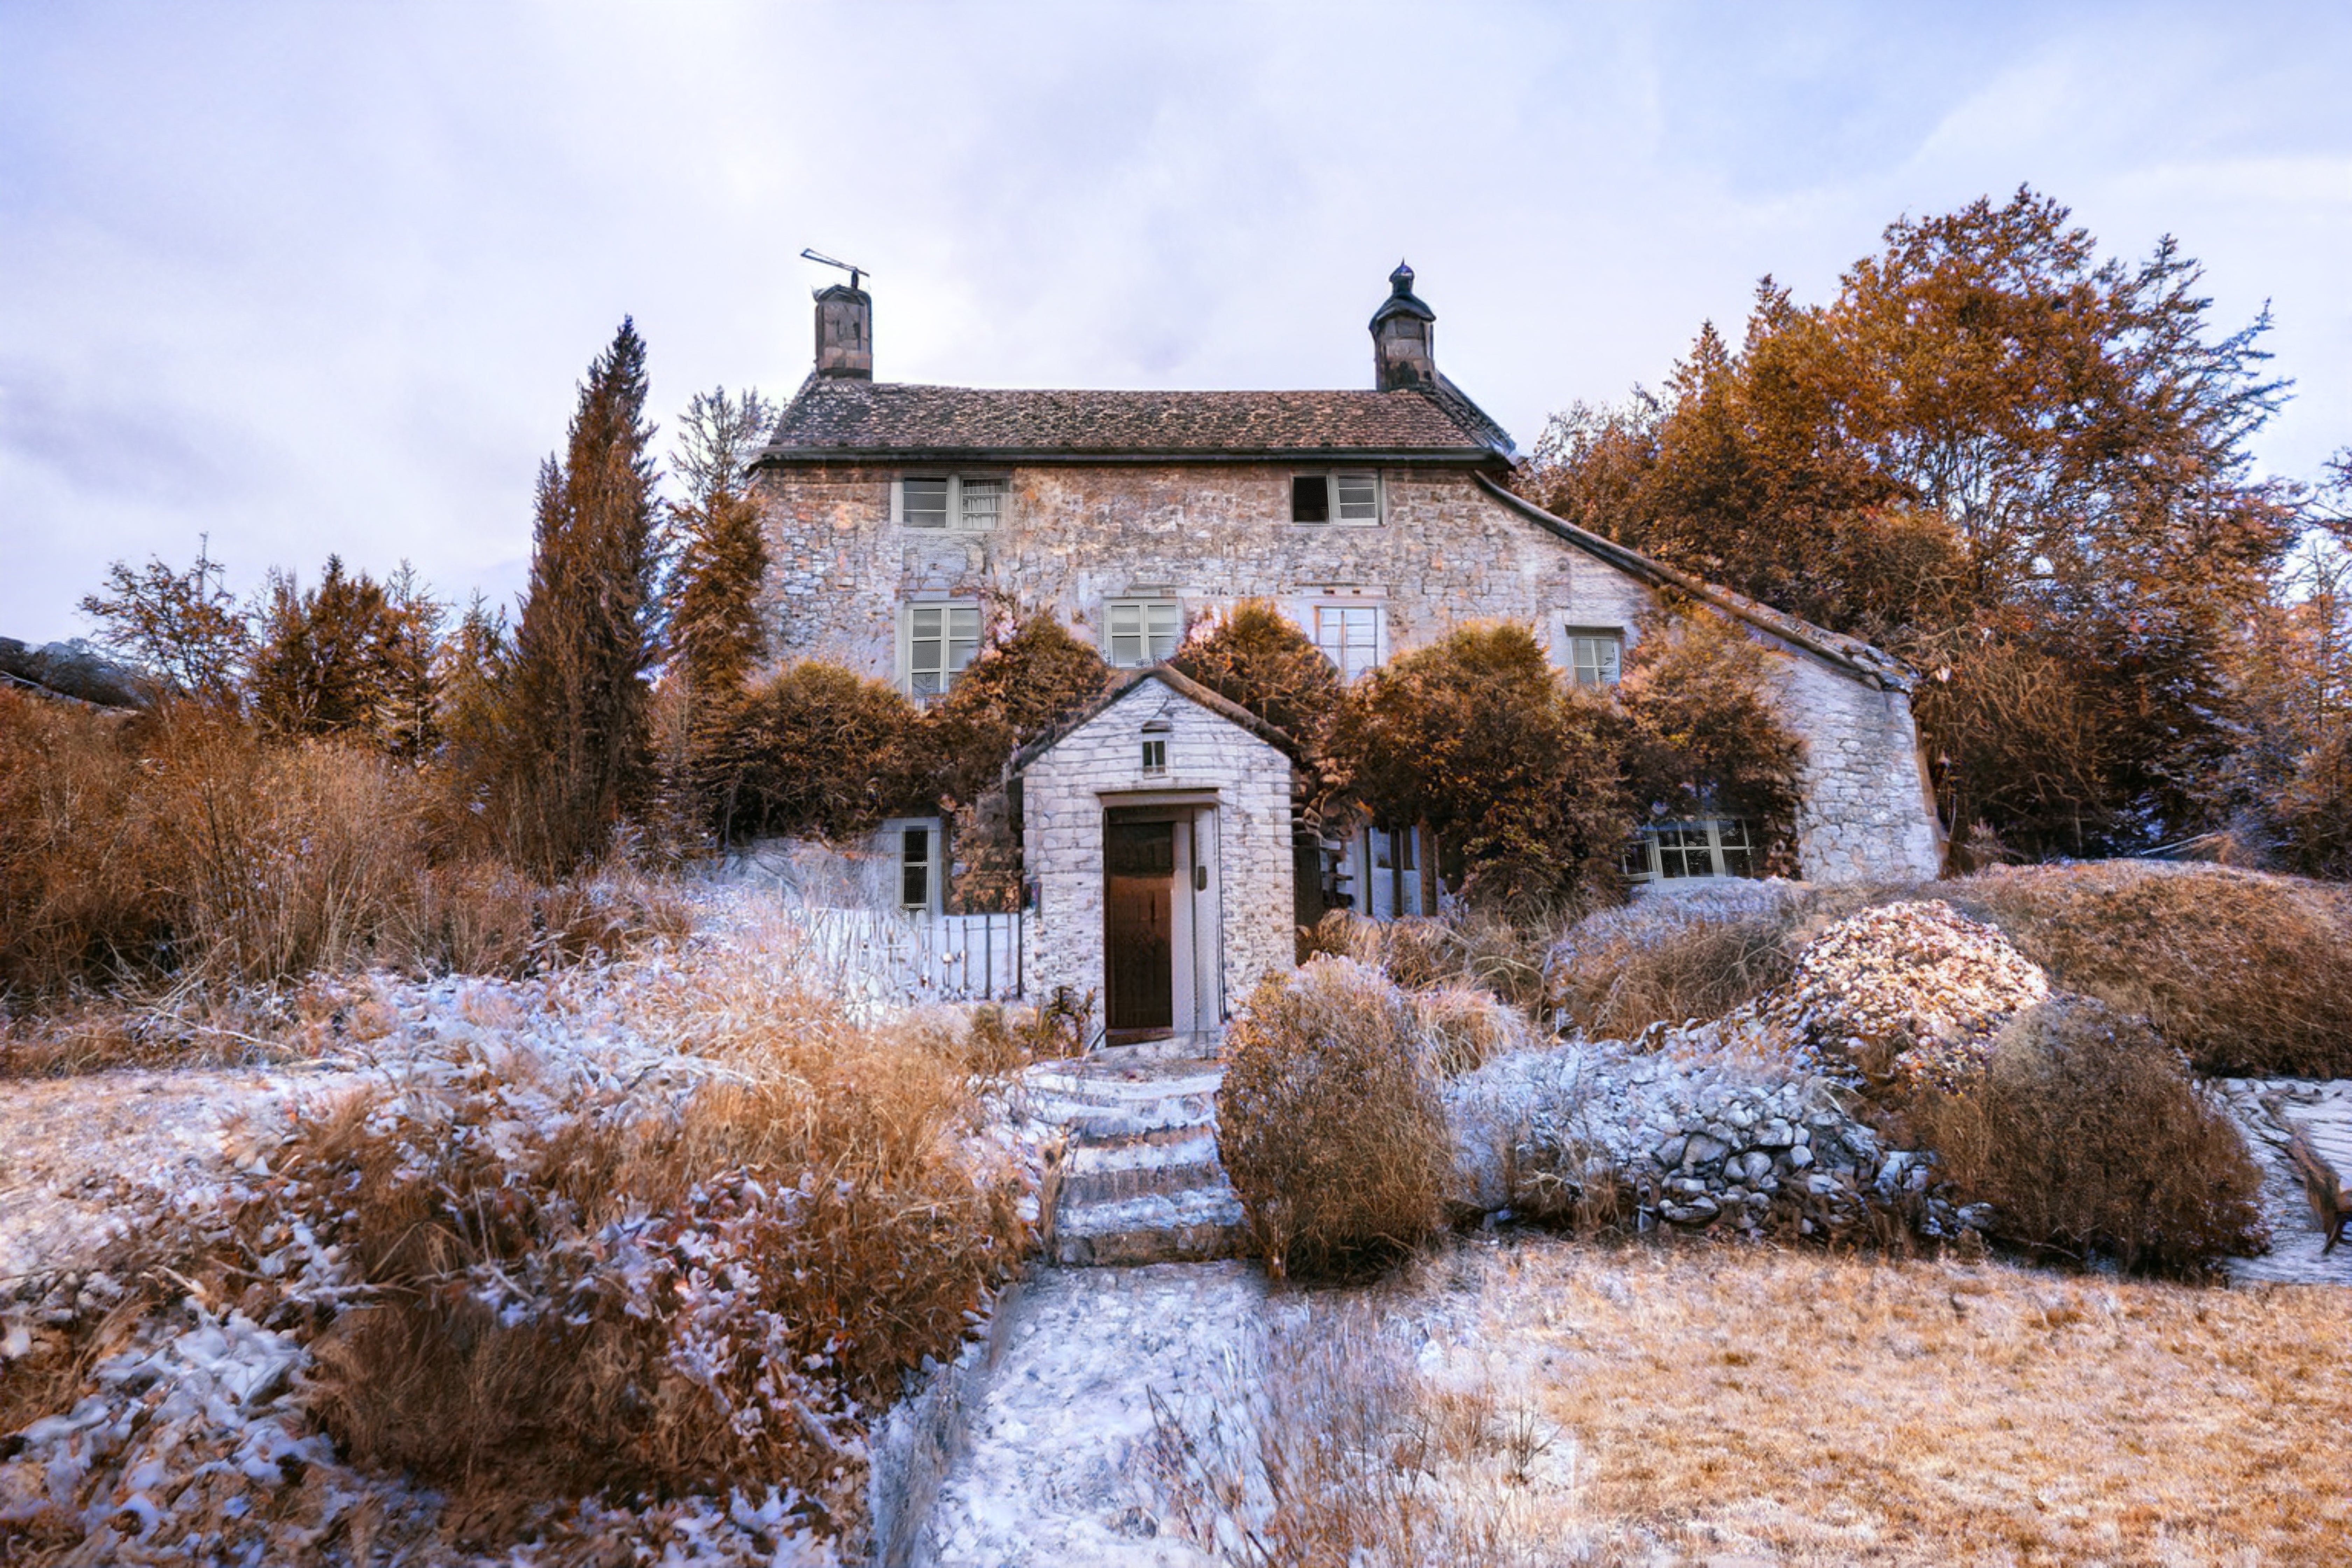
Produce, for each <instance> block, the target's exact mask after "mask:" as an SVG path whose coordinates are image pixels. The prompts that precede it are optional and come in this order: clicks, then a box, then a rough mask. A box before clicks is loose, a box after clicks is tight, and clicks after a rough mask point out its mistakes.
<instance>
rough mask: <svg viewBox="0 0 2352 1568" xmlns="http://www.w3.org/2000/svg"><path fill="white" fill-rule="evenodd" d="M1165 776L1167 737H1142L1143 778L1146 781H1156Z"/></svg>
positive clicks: (1166, 772)
mask: <svg viewBox="0 0 2352 1568" xmlns="http://www.w3.org/2000/svg"><path fill="white" fill-rule="evenodd" d="M1167 774H1168V737H1167V736H1165V735H1146V736H1144V737H1143V776H1144V777H1145V778H1148V779H1156V778H1165V777H1166V776H1167Z"/></svg>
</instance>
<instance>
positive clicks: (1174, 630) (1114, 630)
mask: <svg viewBox="0 0 2352 1568" xmlns="http://www.w3.org/2000/svg"><path fill="white" fill-rule="evenodd" d="M1183 640H1184V607H1183V606H1182V605H1179V604H1178V603H1177V602H1176V601H1175V600H1173V599H1113V600H1111V601H1110V602H1109V603H1108V604H1107V605H1104V606H1103V652H1104V653H1105V654H1106V655H1107V656H1108V658H1109V659H1110V662H1111V663H1113V664H1115V665H1118V666H1119V667H1120V668H1129V669H1131V668H1135V667H1136V666H1138V665H1145V664H1158V663H1160V661H1161V660H1163V659H1169V658H1174V657H1176V645H1177V644H1178V643H1180V642H1181V641H1183Z"/></svg>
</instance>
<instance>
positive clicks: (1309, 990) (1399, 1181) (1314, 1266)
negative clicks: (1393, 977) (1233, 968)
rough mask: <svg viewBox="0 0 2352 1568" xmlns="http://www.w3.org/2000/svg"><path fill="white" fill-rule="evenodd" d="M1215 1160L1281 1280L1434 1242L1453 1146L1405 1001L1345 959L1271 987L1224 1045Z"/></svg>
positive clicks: (1311, 965) (1377, 975)
mask: <svg viewBox="0 0 2352 1568" xmlns="http://www.w3.org/2000/svg"><path fill="white" fill-rule="evenodd" d="M1217 1152H1218V1154H1219V1155H1220V1156H1221V1157H1222V1158H1223V1161H1224V1165H1225V1171H1226V1173H1227V1174H1228V1175H1229V1176H1231V1177H1232V1179H1233V1184H1234V1192H1235V1193H1236V1194H1238V1195H1239V1196H1240V1198H1241V1201H1242V1207H1243V1209H1244V1212H1245V1213H1246V1215H1248V1218H1249V1224H1250V1229H1251V1233H1252V1235H1253V1237H1255V1241H1256V1244H1257V1246H1258V1248H1259V1250H1260V1251H1261V1253H1262V1254H1263V1255H1264V1257H1265V1260H1266V1267H1267V1268H1269V1269H1270V1270H1271V1271H1272V1272H1273V1273H1274V1274H1276V1276H1277V1277H1279V1276H1281V1275H1282V1274H1283V1273H1285V1272H1286V1270H1288V1269H1290V1268H1297V1269H1299V1270H1301V1271H1304V1272H1321V1271H1328V1270H1331V1269H1335V1268H1346V1267H1349V1266H1350V1265H1355V1264H1360V1263H1362V1262H1366V1261H1372V1260H1378V1259H1381V1258H1387V1257H1392V1256H1394V1255H1395V1254H1396V1253H1398V1252H1401V1251H1402V1250H1403V1249H1405V1248H1407V1247H1411V1246H1412V1245H1413V1244H1414V1243H1415V1242H1417V1241H1419V1240H1421V1239H1422V1238H1423V1237H1425V1236H1427V1235H1428V1234H1429V1233H1430V1232H1431V1231H1433V1230H1434V1229H1435V1228H1436V1227H1437V1225H1438V1222H1439V1219H1440V1215H1441V1203H1442V1194H1443V1193H1444V1184H1445V1178H1446V1173H1447V1171H1448V1169H1449V1164H1450V1161H1451V1153H1452V1146H1451V1144H1450V1142H1448V1139H1447V1134H1446V1128H1445V1113H1444V1106H1443V1105H1442V1103H1441V1102H1440V1100H1439V1099H1438V1093H1437V1084H1436V1078H1435V1074H1434V1072H1433V1068H1432V1066H1431V1064H1430V1063H1429V1061H1428V1060H1427V1055H1426V1051H1425V1049H1424V1047H1423V1044H1422V1031H1421V1029H1420V1028H1419V1026H1418V1020H1417V1019H1416V1018H1415V1016H1414V1014H1413V1010H1412V1006H1411V1005H1410V1003H1409V1002H1408V1001H1407V999H1406V997H1405V994H1404V993H1402V991H1400V990H1398V989H1397V987H1396V986H1395V985H1394V984H1391V982H1390V980H1389V978H1388V977H1387V976H1386V975H1384V974H1382V973H1381V972H1380V971H1379V970H1377V969H1372V968H1370V967H1368V966H1366V965H1364V964H1361V963H1356V962H1355V961H1354V960H1352V959H1346V958H1328V957H1325V958H1317V959H1313V960H1311V961H1309V962H1308V963H1307V964H1306V965H1305V966H1304V967H1302V968H1300V969H1297V970H1295V971H1293V972H1292V973H1288V974H1286V975H1269V976H1268V977H1267V978H1266V979H1265V981H1264V982H1262V983H1261V984H1259V986H1258V988H1257V991H1256V993H1255V994H1254V995H1252V996H1251V998H1250V1003H1249V1006H1248V1008H1247V1009H1246V1011H1244V1013H1243V1015H1242V1016H1240V1017H1239V1018H1237V1019H1236V1020H1235V1021H1234V1026H1233V1030H1232V1032H1231V1034H1230V1035H1229V1036H1228V1037H1227V1040H1226V1067H1225V1077H1224V1082H1223V1086H1222V1087H1221V1088H1219V1089H1218V1090H1217Z"/></svg>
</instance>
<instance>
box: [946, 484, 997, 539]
mask: <svg viewBox="0 0 2352 1568" xmlns="http://www.w3.org/2000/svg"><path fill="white" fill-rule="evenodd" d="M956 488H957V489H958V490H960V491H961V501H962V505H961V508H960V509H959V513H960V515H961V518H962V520H963V526H964V527H966V528H994V527H995V526H996V520H997V519H998V518H1000V517H1002V516H1003V515H1004V481H1003V479H965V480H963V481H962V482H961V484H959V485H958V486H957V487H956Z"/></svg>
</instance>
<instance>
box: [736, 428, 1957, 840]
mask: <svg viewBox="0 0 2352 1568" xmlns="http://www.w3.org/2000/svg"><path fill="white" fill-rule="evenodd" d="M998 471H999V472H1003V470H998ZM1297 471H1298V469H1297V468H1296V467H1293V466H1287V465H1256V464H1232V465H1222V464H1221V465H1208V464H1198V465H1173V464H1171V465H1103V466H1101V467H1088V466H1084V465H1045V466H1040V467H1036V468H1016V469H1013V470H1011V471H1010V472H1009V474H1008V475H1007V477H1008V478H1009V479H1010V486H1009V494H1008V498H1007V501H1006V505H1005V511H1004V516H1003V521H1001V522H1000V523H999V525H998V526H997V527H996V528H995V529H993V530H992V531H989V532H987V533H959V532H954V531H941V530H935V529H908V528H902V527H900V526H898V525H897V524H894V523H893V522H892V521H890V479H891V478H892V477H893V472H894V470H889V469H882V468H847V467H837V468H819V467H797V466H796V467H794V468H789V469H784V470H780V471H775V472H771V473H769V474H767V475H766V476H765V477H764V478H763V480H762V489H763V494H764V498H765V500H764V505H765V518H766V527H767V535H768V538H767V543H768V551H769V556H770V560H771V561H772V563H773V564H772V571H771V574H770V578H769V582H768V585H767V590H766V596H765V601H764V606H763V607H764V608H765V610H766V613H767V614H768V616H770V625H771V626H774V627H775V628H776V632H777V637H778V642H777V647H778V649H779V651H780V653H782V655H783V656H785V657H787V658H792V657H814V658H829V659H833V660H835V661H838V662H840V663H843V664H845V665H848V666H849V667H850V668H855V669H859V670H862V671H864V672H865V673H867V674H870V675H875V676H879V677H882V678H884V679H896V678H897V677H898V674H899V671H898V611H899V606H900V605H902V604H903V603H905V602H906V601H908V600H909V599H914V598H920V597H930V598H942V597H948V598H959V599H972V600H978V601H980V602H982V604H984V605H989V606H991V607H992V610H993V611H994V612H995V613H996V614H997V615H999V616H1004V617H1008V618H1009V617H1011V616H1015V615H1021V614H1028V613H1033V612H1034V611H1036V610H1039V609H1051V610H1052V611H1053V612H1054V613H1055V615H1057V616H1060V617H1061V618H1062V620H1063V621H1064V622H1065V623H1066V625H1068V626H1071V627H1072V628H1073V629H1074V630H1075V631H1076V632H1077V633H1078V634H1079V635H1080V636H1082V637H1097V638H1099V637H1100V636H1101V632H1102V622H1103V614H1104V611H1103V606H1104V605H1105V604H1106V602H1107V601H1109V600H1113V599H1118V598H1130V597H1152V598H1172V599H1175V600H1177V601H1179V602H1180V603H1181V605H1183V606H1184V609H1185V612H1186V614H1187V615H1188V616H1190V615H1197V614H1200V613H1203V612H1208V611H1213V610H1215V609H1219V608H1222V607H1223V606H1226V605H1231V604H1233V603H1234V602H1235V601H1236V600H1239V599H1243V598H1251V597H1258V598H1268V599H1272V600H1275V601H1276V603H1278V604H1281V605H1284V606H1285V607H1286V609H1287V610H1288V612H1289V613H1290V614H1291V615H1292V616H1293V617H1294V618H1295V619H1297V621H1298V622H1299V624H1300V625H1301V626H1308V627H1311V626H1313V624H1314V616H1313V610H1314V607H1315V605H1318V604H1343V605H1379V606H1381V611H1382V621H1383V635H1384V640H1385V647H1384V650H1383V651H1384V652H1385V653H1386V654H1387V655H1389V656H1391V657H1392V656H1393V655H1395V654H1397V653H1401V652H1403V651H1405V650H1407V649H1409V648H1412V647H1419V646H1422V645H1424V644H1426V643H1429V642H1433V641H1434V640H1436V639H1438V638H1440V637H1444V635H1445V634H1446V633H1447V632H1449V631H1450V630H1452V629H1453V628H1454V627H1455V626H1460V625H1462V624H1464V623H1465V622H1470V621H1475V620H1486V619H1500V618H1508V619H1516V620H1525V621H1529V622H1532V623H1534V624H1535V625H1536V626H1537V627H1538V631H1539V632H1540V633H1541V635H1542V636H1544V637H1546V638H1547V639H1548V640H1549V641H1551V642H1553V644H1554V652H1555V656H1556V657H1559V656H1560V655H1561V654H1562V652H1563V650H1561V649H1560V648H1559V647H1558V646H1557V644H1558V639H1559V635H1560V628H1561V627H1563V626H1591V627H1619V628H1622V629H1623V631H1624V632H1625V635H1626V638H1627V641H1628V643H1629V644H1630V643H1631V642H1632V640H1633V637H1634V635H1635V630H1636V625H1637V622H1638V620H1639V617H1640V616H1641V615H1642V614H1643V611H1645V610H1647V609H1648V608H1650V607H1651V605H1652V604H1653V602H1654V600H1653V595H1652V594H1651V591H1650V589H1649V588H1648V587H1647V585H1646V584H1643V583H1642V582H1640V581H1638V580H1637V579H1635V578H1633V577H1629V576H1627V575H1626V574H1623V573H1622V572H1620V571H1618V570H1617V569H1616V568H1615V567H1613V566H1612V565H1610V564H1609V563H1606V562H1603V561H1601V560H1599V559H1597V558H1596V557H1594V556H1591V555H1590V554H1587V553H1586V552H1583V551H1581V550H1579V549H1578V548H1576V547H1575V546H1574V545H1572V544H1570V543H1568V542H1566V541H1564V540H1561V539H1559V538H1558V537H1556V536H1554V535H1552V534H1549V533H1547V532H1545V531H1543V530H1541V529H1540V528H1538V527H1537V526H1535V525H1534V524H1532V523H1530V522H1529V521H1528V520H1527V519H1525V518H1524V517H1521V516H1519V515H1518V514H1517V513H1516V512H1513V511H1511V510H1509V509H1507V507H1505V506H1503V505H1502V504H1500V503H1499V502H1497V501H1496V500H1494V499H1493V498H1492V497H1491V496H1489V495H1487V494H1486V493H1485V492H1484V491H1482V490H1480V489H1478V488H1477V486H1476V484H1475V482H1474V481H1473V479H1471V478H1470V476H1469V475H1468V474H1467V473H1465V472H1463V471H1461V470H1458V469H1446V468H1388V469H1385V470H1383V471H1382V475H1381V479H1382V486H1383V496H1384V502H1385V511H1386V515H1385V519H1384V521H1382V522H1381V523H1379V524H1377V525H1374V526H1370V527H1365V526H1351V525H1346V524H1338V523H1322V524H1314V525H1302V524H1297V523H1293V522H1291V521H1288V519H1289V495H1290V491H1289V483H1290V479H1291V477H1292V475H1293V474H1294V473H1296V472H1297ZM1766 640H1767V641H1772V639H1769V638H1767V639H1766ZM1773 646H1775V647H1776V648H1778V649H1779V651H1780V652H1781V653H1782V654H1783V655H1785V658H1783V659H1781V660H1780V665H1781V667H1782V673H1781V676H1780V681H1779V685H1780V691H1781V693H1782V695H1783V697H1784V699H1785V700H1786V711H1787V713H1788V716H1789V718H1790V724H1791V727H1792V728H1793V729H1795V730H1796V731H1798V732H1799V733H1800V734H1801V735H1803V736H1804V737H1805V738H1806V740H1807V742H1808V750H1809V757H1810V760H1809V763H1808V784H1809V797H1808V801H1807V805H1806V809H1805V811H1804V813H1803V816H1802V817H1801V821H1800V822H1799V825H1798V827H1799V839H1800V858H1801V864H1802V868H1803V871H1804V874H1805V875H1806V876H1807V877H1808V878H1811V879H1819V880H1825V881H1838V880H1853V879H1878V878H1904V877H1925V876H1933V875H1934V874H1935V872H1936V869H1937V865H1938V863H1939V860H1940V856H1941V846H1940V844H1939V843H1938V842H1937V834H1936V826H1935V817H1934V813H1933V810H1932V808H1931V806H1930V805H1929V804H1928V801H1927V789H1926V785H1925V783H1924V780H1923V777H1922V774H1921V773H1920V762H1919V757H1918V754H1917V742H1916V733H1915V731H1914V730H1913V726H1912V722H1911V714H1910V708H1909V703H1908V700H1907V699H1906V698H1905V697H1904V696H1903V694H1902V693H1900V692H1892V691H1882V690H1875V689H1871V688H1870V687H1867V686H1865V685H1864V684H1862V683H1860V682H1858V681H1855V680H1853V679H1851V678H1850V677H1848V676H1846V675H1845V674H1843V673H1842V672H1840V671H1838V670H1836V669H1833V668H1831V667H1830V666H1828V665H1826V664H1824V663H1822V661H1821V660H1820V659H1818V658H1814V657H1812V656H1811V655H1809V654H1805V653H1802V652H1801V651H1798V650H1795V649H1792V648H1790V647H1786V646H1785V645H1780V644H1779V643H1777V642H1775V643H1774V645H1773Z"/></svg>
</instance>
